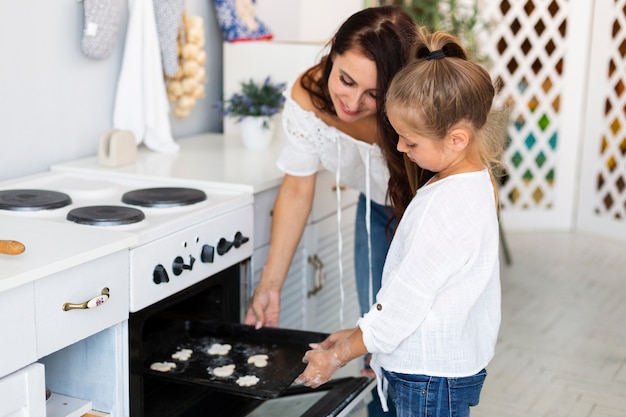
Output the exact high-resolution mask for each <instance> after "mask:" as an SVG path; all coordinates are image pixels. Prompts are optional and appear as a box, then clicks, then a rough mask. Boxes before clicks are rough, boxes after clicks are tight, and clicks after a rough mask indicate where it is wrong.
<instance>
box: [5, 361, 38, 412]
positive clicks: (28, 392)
mask: <svg viewBox="0 0 626 417" xmlns="http://www.w3.org/2000/svg"><path fill="white" fill-rule="evenodd" d="M0 417H46V388H45V383H44V367H43V365H41V364H38V363H34V364H31V365H29V366H27V367H25V368H23V369H20V370H18V371H16V372H14V373H12V374H10V375H7V376H5V377H4V378H2V379H0Z"/></svg>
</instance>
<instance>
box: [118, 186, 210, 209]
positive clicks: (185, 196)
mask: <svg viewBox="0 0 626 417" xmlns="http://www.w3.org/2000/svg"><path fill="white" fill-rule="evenodd" d="M204 200H206V194H205V193H204V191H201V190H196V189H194V188H181V187H163V188H144V189H141V190H134V191H129V192H127V193H125V194H124V195H123V196H122V202H124V203H126V204H132V205H134V206H141V207H158V208H163V207H178V206H188V205H191V204H196V203H199V202H201V201H204Z"/></svg>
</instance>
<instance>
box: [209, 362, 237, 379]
mask: <svg viewBox="0 0 626 417" xmlns="http://www.w3.org/2000/svg"><path fill="white" fill-rule="evenodd" d="M209 369H210V368H209ZM233 372H235V365H233V364H230V365H224V366H219V367H217V368H215V369H213V375H215V376H217V377H220V378H226V377H229V376H231V375H232V374H233Z"/></svg>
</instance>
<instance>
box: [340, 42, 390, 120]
mask: <svg viewBox="0 0 626 417" xmlns="http://www.w3.org/2000/svg"><path fill="white" fill-rule="evenodd" d="M328 90H329V92H330V98H331V100H332V102H333V105H334V106H335V111H336V112H337V116H338V117H339V119H341V120H342V121H344V122H348V123H350V122H356V121H357V120H361V119H364V118H366V117H369V116H372V115H374V114H376V98H377V96H378V95H379V94H382V92H379V91H378V89H377V88H376V64H375V63H374V61H372V60H371V59H369V58H366V57H365V56H363V55H362V54H360V53H358V52H354V51H347V52H345V53H344V54H342V55H336V56H335V57H334V60H333V67H332V70H331V72H330V77H329V79H328Z"/></svg>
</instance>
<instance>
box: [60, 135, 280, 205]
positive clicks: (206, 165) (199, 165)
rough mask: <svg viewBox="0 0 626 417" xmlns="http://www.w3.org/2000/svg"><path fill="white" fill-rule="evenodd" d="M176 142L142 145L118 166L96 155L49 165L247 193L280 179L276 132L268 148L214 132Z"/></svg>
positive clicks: (69, 169)
mask: <svg viewBox="0 0 626 417" xmlns="http://www.w3.org/2000/svg"><path fill="white" fill-rule="evenodd" d="M176 142H177V143H178V144H179V145H180V150H179V151H178V152H177V153H172V154H163V153H157V152H153V151H151V150H149V149H147V148H146V147H144V146H143V145H142V146H140V147H139V150H138V154H137V160H136V162H135V163H132V164H129V165H125V166H121V167H116V168H111V167H104V166H101V165H99V164H98V158H97V157H90V158H84V159H79V160H76V161H72V162H68V163H64V164H59V165H55V166H52V169H53V170H55V169H59V167H62V169H63V170H66V171H72V170H76V171H85V170H87V171H95V172H99V173H107V174H108V175H125V176H128V175H141V176H144V177H153V178H176V179H183V180H190V181H200V182H202V183H203V184H205V185H212V186H215V187H226V188H228V189H232V190H239V191H245V192H251V193H258V192H261V191H264V190H267V189H269V188H272V187H275V186H277V185H280V183H281V181H282V178H283V173H282V172H281V171H280V170H279V169H278V168H276V160H277V159H278V155H279V154H280V151H281V150H282V149H283V147H284V139H282V138H281V135H279V134H277V135H276V137H274V139H273V141H272V143H271V145H270V146H269V147H268V148H266V149H259V150H250V149H246V148H244V147H243V145H242V144H241V142H240V140H239V139H238V138H235V137H228V136H224V135H222V134H216V133H207V134H201V135H197V136H191V137H188V138H182V139H177V140H176Z"/></svg>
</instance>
